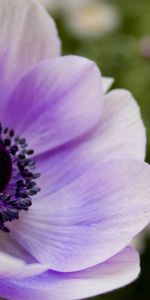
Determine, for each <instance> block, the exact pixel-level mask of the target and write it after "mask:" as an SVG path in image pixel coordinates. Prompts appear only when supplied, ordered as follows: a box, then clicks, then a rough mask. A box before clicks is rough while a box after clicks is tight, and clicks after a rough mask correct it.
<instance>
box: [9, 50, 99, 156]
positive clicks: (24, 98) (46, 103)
mask: <svg viewBox="0 0 150 300" xmlns="http://www.w3.org/2000/svg"><path fill="white" fill-rule="evenodd" d="M20 103H21V105H20ZM102 104H103V91H102V87H101V78H100V73H99V70H98V68H97V66H96V65H95V64H94V63H93V62H91V61H89V60H87V59H85V58H82V57H76V56H65V57H61V58H56V59H53V60H51V61H45V62H42V63H40V64H39V65H37V66H36V67H35V68H34V69H33V70H32V71H31V72H29V73H28V74H27V75H26V76H25V77H24V78H23V79H22V80H21V81H20V83H19V84H18V86H17V88H16V90H15V91H14V93H13V95H12V97H11V99H10V102H9V105H8V106H7V107H6V114H5V116H4V118H5V119H7V112H8V111H9V119H8V122H7V123H9V126H10V127H13V128H15V129H16V132H18V133H19V134H24V135H25V137H26V138H27V141H28V144H29V145H30V147H33V149H35V151H36V154H39V153H41V152H43V151H46V150H49V149H53V148H55V147H57V146H59V145H62V144H63V143H66V142H69V141H70V140H72V139H75V138H77V137H78V136H80V135H83V134H85V133H86V132H87V131H89V130H91V129H92V128H93V127H94V126H95V124H96V123H97V122H98V121H99V118H100V115H101V110H102ZM7 126H8V124H7Z"/></svg>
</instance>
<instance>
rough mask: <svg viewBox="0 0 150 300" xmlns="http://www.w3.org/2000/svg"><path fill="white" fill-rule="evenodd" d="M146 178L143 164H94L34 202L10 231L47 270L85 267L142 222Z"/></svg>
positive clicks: (148, 202) (146, 212)
mask: <svg viewBox="0 0 150 300" xmlns="http://www.w3.org/2000/svg"><path fill="white" fill-rule="evenodd" d="M72 172H73V170H72ZM149 182H150V166H149V165H148V164H146V163H142V162H140V161H136V160H135V161H134V160H114V161H107V162H105V163H98V162H97V164H96V165H91V167H89V170H88V171H87V172H85V173H84V174H82V175H81V176H78V178H76V180H74V181H72V183H70V184H68V185H67V186H66V187H64V188H62V189H61V190H58V191H57V192H56V193H54V194H51V195H48V196H47V197H46V198H43V197H42V198H41V200H38V199H37V200H35V201H34V203H33V206H32V207H31V208H30V210H29V212H28V213H26V212H23V213H22V214H21V213H20V220H18V221H14V222H11V223H10V224H8V226H9V229H10V231H11V232H10V235H11V236H12V237H13V238H14V239H15V240H17V242H18V243H20V244H21V245H22V246H23V247H24V248H25V249H26V250H27V251H28V252H30V253H31V254H32V255H33V256H34V257H35V258H36V259H37V260H38V261H40V262H43V263H49V265H50V268H51V269H53V270H57V271H64V272H70V271H76V270H81V269H84V268H87V267H91V266H93V265H95V264H98V263H100V262H103V261H105V260H107V259H109V258H110V257H112V256H113V255H115V254H116V253H117V252H119V251H121V250H122V249H123V248H124V247H125V246H126V245H127V244H129V243H130V242H131V240H132V238H133V237H134V236H135V235H136V234H138V233H139V232H140V231H141V230H142V229H143V228H144V227H145V226H146V225H147V224H148V222H149V220H150V184H149Z"/></svg>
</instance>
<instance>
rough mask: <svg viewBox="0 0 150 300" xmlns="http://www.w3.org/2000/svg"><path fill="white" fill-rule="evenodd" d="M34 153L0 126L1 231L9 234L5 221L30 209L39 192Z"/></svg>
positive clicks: (24, 142) (13, 134) (21, 139)
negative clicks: (33, 198) (32, 156)
mask: <svg viewBox="0 0 150 300" xmlns="http://www.w3.org/2000/svg"><path fill="white" fill-rule="evenodd" d="M33 153H34V151H33V150H32V149H31V150H30V149H28V145H27V143H26V140H25V139H24V138H20V137H18V136H15V132H14V130H13V129H10V130H9V129H8V128H4V127H2V124H1V123H0V230H3V231H5V232H9V229H8V228H7V227H6V226H5V222H10V221H12V220H15V219H18V218H19V211H20V210H28V208H29V206H31V205H32V196H34V195H36V194H37V193H38V192H39V191H40V188H39V187H37V184H36V182H35V180H36V178H38V177H39V176H40V174H39V173H35V161H34V160H33V159H31V158H30V156H31V155H32V154H33Z"/></svg>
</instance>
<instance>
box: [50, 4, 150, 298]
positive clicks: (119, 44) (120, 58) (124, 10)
mask: <svg viewBox="0 0 150 300" xmlns="http://www.w3.org/2000/svg"><path fill="white" fill-rule="evenodd" d="M105 2H107V3H108V4H113V5H115V6H116V7H117V9H118V12H119V14H120V26H119V27H118V28H117V29H116V30H115V31H113V32H111V33H107V34H105V35H103V36H97V37H89V38H81V37H78V36H77V35H74V34H73V33H71V31H70V30H69V28H68V26H67V23H66V22H65V18H66V17H67V16H64V14H63V13H62V11H57V12H56V11H55V13H53V15H54V17H55V20H56V23H57V26H58V31H59V35H60V37H61V40H62V49H63V54H68V53H69V54H78V55H81V56H86V57H88V58H90V59H92V60H94V61H96V63H97V64H98V66H99V67H100V69H101V72H102V74H103V75H105V76H110V77H111V76H112V77H114V78H115V84H114V86H113V87H122V88H126V89H129V90H130V91H131V92H132V93H133V95H134V97H135V98H136V99H137V101H138V103H139V105H140V108H141V113H142V117H143V120H144V123H145V125H146V128H147V140H148V142H147V157H146V160H147V161H148V162H150V42H149V57H146V56H144V53H141V51H140V46H139V45H140V43H141V38H142V37H144V36H146V35H150V0H108V1H107V0H105ZM145 243H146V248H145V251H144V252H143V254H142V255H141V268H142V272H141V275H140V278H139V279H138V280H137V281H136V282H134V283H133V284H131V285H129V286H127V287H126V288H123V289H120V290H118V291H115V292H112V293H109V294H106V295H104V296H99V297H96V298H95V299H101V300H150V239H149V238H148V237H145Z"/></svg>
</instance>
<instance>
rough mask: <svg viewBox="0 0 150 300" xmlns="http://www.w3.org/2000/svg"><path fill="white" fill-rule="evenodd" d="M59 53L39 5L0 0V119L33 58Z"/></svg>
mask: <svg viewBox="0 0 150 300" xmlns="http://www.w3.org/2000/svg"><path fill="white" fill-rule="evenodd" d="M59 54H60V41H59V39H58V36H57V31H56V27H55V24H54V22H53V20H52V18H51V17H50V16H49V15H48V14H47V13H46V11H45V9H44V8H43V7H42V5H40V4H38V3H36V2H35V1H32V0H26V1H20V0H14V1H10V0H0V94H1V101H0V120H1V118H2V116H3V113H2V108H3V106H5V104H6V101H7V98H8V95H9V94H10V92H11V90H12V89H13V88H14V86H15V84H16V83H17V81H18V79H19V78H20V77H21V76H22V75H23V74H25V73H26V72H27V71H28V70H29V69H31V68H32V67H33V66H34V65H35V64H36V63H37V62H39V61H41V60H43V59H46V58H51V57H55V56H58V55H59Z"/></svg>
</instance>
